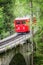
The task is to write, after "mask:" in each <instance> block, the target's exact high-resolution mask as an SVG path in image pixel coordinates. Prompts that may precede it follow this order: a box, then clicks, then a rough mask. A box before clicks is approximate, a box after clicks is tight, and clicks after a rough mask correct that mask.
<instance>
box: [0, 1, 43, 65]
mask: <svg viewBox="0 0 43 65" xmlns="http://www.w3.org/2000/svg"><path fill="white" fill-rule="evenodd" d="M30 3H32V9H31V8H30ZM30 10H32V12H33V14H35V16H36V19H37V26H38V28H39V30H38V31H37V33H36V35H35V37H34V41H35V44H36V52H35V54H34V64H35V65H43V0H0V40H1V39H4V38H6V37H8V36H10V35H12V34H14V33H15V31H14V24H13V22H14V19H15V18H16V17H23V16H26V15H27V16H28V15H30V13H31V12H30Z"/></svg>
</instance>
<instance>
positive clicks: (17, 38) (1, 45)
mask: <svg viewBox="0 0 43 65" xmlns="http://www.w3.org/2000/svg"><path fill="white" fill-rule="evenodd" d="M36 31H37V30H36ZM36 31H34V33H36ZM30 37H31V34H30V33H27V34H24V35H20V34H19V35H18V34H16V35H15V34H14V35H12V36H10V37H8V38H6V39H3V40H1V41H0V52H3V51H6V50H8V49H11V48H13V47H15V46H17V45H18V44H23V43H24V42H25V41H26V39H28V38H30Z"/></svg>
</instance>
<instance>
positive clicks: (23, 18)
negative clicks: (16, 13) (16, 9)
mask: <svg viewBox="0 0 43 65" xmlns="http://www.w3.org/2000/svg"><path fill="white" fill-rule="evenodd" d="M26 19H30V16H29V17H20V18H15V20H26Z"/></svg>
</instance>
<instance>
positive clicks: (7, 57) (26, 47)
mask: <svg viewBox="0 0 43 65" xmlns="http://www.w3.org/2000/svg"><path fill="white" fill-rule="evenodd" d="M30 51H31V44H30V43H25V44H23V45H18V46H17V47H16V48H13V49H11V50H9V51H6V52H4V53H3V54H0V65H9V63H10V61H11V60H12V58H13V57H14V55H15V54H17V53H18V52H20V53H21V54H22V55H23V56H24V58H25V61H26V65H30V56H31V52H30Z"/></svg>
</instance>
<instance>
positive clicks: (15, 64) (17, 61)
mask: <svg viewBox="0 0 43 65" xmlns="http://www.w3.org/2000/svg"><path fill="white" fill-rule="evenodd" d="M9 65H26V62H25V59H24V57H23V55H22V54H21V53H17V54H15V55H14V57H13V58H12V60H11V62H10V64H9Z"/></svg>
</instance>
